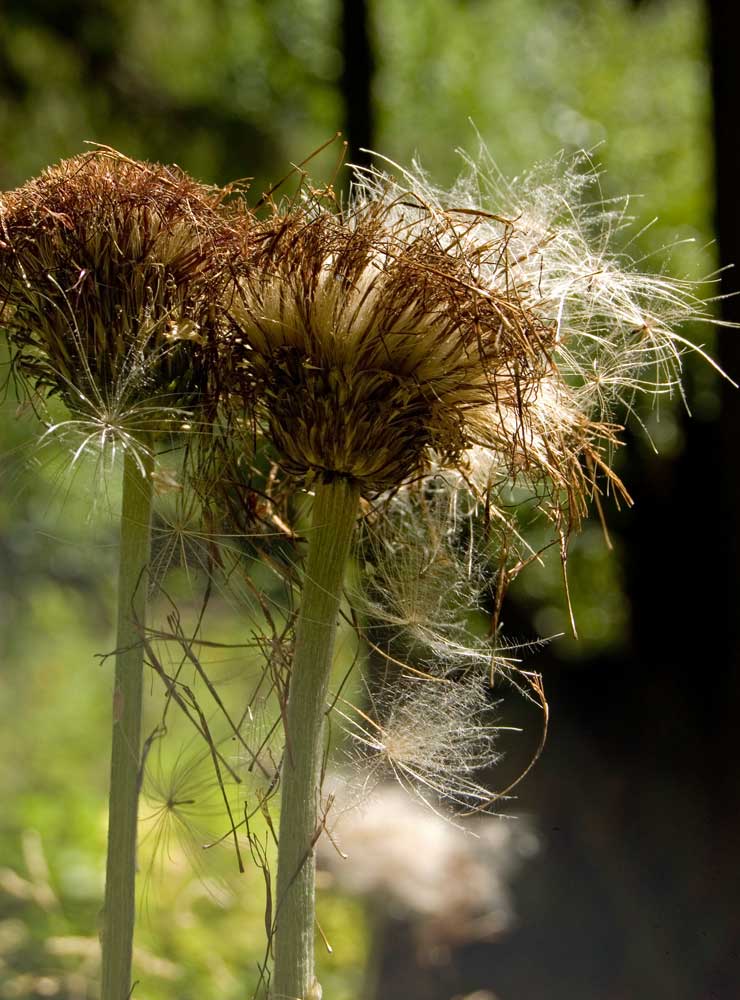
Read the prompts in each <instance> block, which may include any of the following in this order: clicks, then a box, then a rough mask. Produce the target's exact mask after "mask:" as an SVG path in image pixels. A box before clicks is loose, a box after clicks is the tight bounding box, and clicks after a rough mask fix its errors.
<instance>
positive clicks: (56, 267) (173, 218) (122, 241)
mask: <svg viewBox="0 0 740 1000" xmlns="http://www.w3.org/2000/svg"><path fill="white" fill-rule="evenodd" d="M221 197H222V194H221V193H220V192H218V191H216V190H214V189H210V188H207V187H205V186H203V185H201V184H198V183H196V182H195V181H193V180H192V179H191V178H189V177H188V176H187V175H186V174H184V173H182V172H181V171H180V170H179V169H176V168H167V167H161V166H154V165H150V164H145V163H138V162H135V161H132V160H129V159H127V158H125V157H123V156H121V155H120V154H117V153H114V152H113V151H110V150H105V149H100V150H95V151H93V152H90V153H88V154H86V155H82V156H78V157H75V158H74V159H71V160H67V161H64V162H62V163H60V164H58V165H57V166H55V167H52V168H50V169H48V170H46V171H45V172H44V173H43V174H42V175H41V176H40V177H39V178H38V179H36V180H33V181H30V182H29V183H27V184H25V185H24V186H23V187H21V188H19V189H17V190H15V191H11V192H9V193H6V194H4V195H3V196H2V198H0V308H1V309H2V315H1V319H2V324H3V326H4V328H5V330H6V331H7V337H8V341H9V344H10V349H11V371H12V374H13V375H14V376H15V377H16V378H17V380H18V381H19V383H20V385H21V388H22V389H23V390H24V391H25V392H26V393H27V394H28V396H29V398H30V399H31V401H32V403H33V404H34V405H35V406H37V407H39V408H43V409H44V412H46V411H45V402H46V401H47V400H48V399H49V398H50V397H58V398H59V399H60V400H61V401H62V403H63V404H64V405H65V407H66V409H67V411H68V414H69V416H68V419H66V420H63V421H60V422H50V421H49V419H48V418H47V425H48V431H49V432H51V431H53V432H56V433H58V434H60V435H62V436H65V435H66V436H69V435H72V434H73V435H74V440H75V452H74V456H73V462H74V461H76V460H77V458H79V457H80V456H81V455H83V454H85V453H88V452H91V451H96V452H98V453H99V454H100V453H103V454H106V455H108V456H111V457H113V458H114V457H115V456H116V454H118V453H122V454H123V495H122V501H121V519H120V561H119V578H118V624H117V633H116V665H115V679H114V692H113V720H112V757H111V780H110V812H109V827H108V862H107V872H106V892H105V904H104V910H103V915H102V928H101V937H102V951H103V974H102V975H103V987H102V995H103V998H104V1000H125V998H127V997H128V996H129V993H130V987H131V951H132V937H133V925H134V880H135V871H136V827H137V802H138V795H139V786H140V781H141V775H140V744H141V703H142V664H143V647H142V643H141V639H142V635H143V630H144V628H145V623H146V600H147V589H148V583H147V567H148V563H149V551H150V521H151V509H152V492H153V478H152V477H153V475H155V472H154V462H155V442H156V440H157V439H158V438H159V437H160V436H161V435H171V434H173V433H177V432H178V431H179V430H180V429H181V428H182V425H183V424H185V423H186V421H187V422H191V421H192V419H193V410H194V409H196V410H197V409H198V408H200V407H202V404H203V400H204V399H205V398H206V397H205V396H204V389H205V386H206V383H207V380H208V378H209V375H208V371H209V368H208V355H209V344H212V343H213V329H214V324H215V322H216V313H215V305H214V303H215V302H216V301H217V299H218V295H219V291H220V287H221V286H220V282H221V280H222V277H223V273H224V268H223V266H222V264H223V261H224V259H225V258H224V255H223V253H222V250H223V246H224V233H225V229H224V225H223V218H222V216H221V215H220V214H219V204H220V201H221Z"/></svg>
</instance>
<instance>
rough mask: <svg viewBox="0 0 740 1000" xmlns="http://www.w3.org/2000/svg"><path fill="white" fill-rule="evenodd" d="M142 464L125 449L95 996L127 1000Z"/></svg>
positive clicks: (142, 573)
mask: <svg viewBox="0 0 740 1000" xmlns="http://www.w3.org/2000/svg"><path fill="white" fill-rule="evenodd" d="M142 443H143V444H149V443H150V442H142ZM142 465H143V469H142V467H141V466H140V465H138V464H137V462H136V460H135V458H134V457H133V456H132V455H131V454H130V453H128V452H127V453H126V456H125V459H124V466H123V498H122V501H121V547H120V555H119V570H118V626H117V635H116V650H117V652H116V669H115V679H114V686H113V746H112V753H111V770H110V792H109V796H110V798H109V814H108V864H107V869H106V879H105V904H104V908H103V920H102V950H103V984H102V993H101V996H102V1000H126V998H127V997H128V996H129V994H130V991H131V955H132V950H133V937H134V911H135V907H136V901H135V877H136V822H137V816H138V802H139V766H140V756H141V749H140V747H141V702H142V687H143V662H144V648H143V645H142V642H141V630H142V629H143V627H144V624H145V613H146V597H147V585H148V583H147V576H146V569H147V566H148V563H149V547H150V537H151V527H150V524H151V510H152V479H151V472H152V467H153V459H152V457H151V454H150V453H149V452H148V451H147V453H146V457H143V458H142ZM142 472H143V473H144V474H143V475H142Z"/></svg>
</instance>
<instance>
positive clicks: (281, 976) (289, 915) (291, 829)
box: [272, 479, 359, 1000]
mask: <svg viewBox="0 0 740 1000" xmlns="http://www.w3.org/2000/svg"><path fill="white" fill-rule="evenodd" d="M358 509H359V489H358V488H357V487H356V486H355V485H354V484H353V483H350V482H349V481H347V480H345V479H337V480H334V481H333V482H330V483H323V484H321V485H319V486H318V487H317V488H316V495H315V499H314V504H313V512H312V522H311V535H310V539H309V546H308V559H307V564H306V574H305V579H304V583H303V591H302V595H301V610H300V614H299V616H298V624H297V629H296V645H295V652H294V655H293V667H292V671H291V678H290V691H289V695H288V705H287V710H286V720H285V737H286V750H285V758H284V762H283V768H282V772H281V776H280V783H281V790H282V799H281V806H280V837H279V845H278V871H277V910H276V917H275V940H274V956H275V967H274V971H273V978H272V996H273V997H274V998H275V1000H288V998H290V1000H315V998H317V997H319V996H320V995H321V994H320V991H319V989H318V984H317V983H316V980H315V974H314V923H315V875H316V861H315V857H314V850H313V849H314V844H315V842H316V839H317V837H318V833H319V823H320V818H319V817H320V798H321V787H320V786H321V768H322V760H323V755H324V740H323V735H324V716H325V713H326V698H327V692H328V687H329V676H330V673H331V664H332V656H333V653H334V641H335V638H336V631H337V615H338V612H339V602H340V599H341V594H342V583H343V581H344V567H345V563H346V562H347V556H348V553H349V547H350V542H351V540H352V534H353V531H354V526H355V521H356V519H357V512H358Z"/></svg>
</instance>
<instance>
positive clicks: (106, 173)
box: [0, 148, 230, 450]
mask: <svg viewBox="0 0 740 1000" xmlns="http://www.w3.org/2000/svg"><path fill="white" fill-rule="evenodd" d="M223 198H224V192H223V191H220V190H218V189H215V188H209V187H206V186H205V185H202V184H200V183H198V182H196V181H194V180H193V179H192V178H190V177H189V176H188V175H187V174H185V173H183V172H182V171H181V170H180V169H179V168H177V167H165V166H160V165H155V164H149V163H142V162H137V161H134V160H130V159H128V158H127V157H125V156H123V155H121V154H120V153H116V152H114V151H113V150H109V149H106V148H100V149H95V150H93V151H91V152H88V153H86V154H83V155H80V156H76V157H74V158H72V159H69V160H65V161H62V162H61V163H59V164H57V165H56V166H53V167H50V168H48V169H47V170H46V171H44V173H43V174H41V176H40V177H38V178H36V179H34V180H32V181H29V182H28V183H26V184H25V185H23V186H22V187H20V188H18V189H17V190H15V191H10V192H8V193H5V194H3V195H2V197H0V318H1V319H2V323H3V326H4V327H5V329H6V330H7V334H8V338H9V342H10V346H11V351H12V364H13V368H12V370H13V372H14V373H15V374H16V375H18V376H19V377H20V380H21V382H22V383H23V384H24V385H25V386H26V387H27V390H28V391H29V394H30V395H31V397H32V398H33V399H34V400H43V399H45V398H47V397H49V396H57V397H59V398H60V399H61V400H62V401H63V402H64V404H65V405H66V407H67V409H68V411H69V414H70V417H71V420H70V421H69V422H67V423H66V424H65V427H66V428H69V429H73V430H76V431H78V432H79V433H81V434H82V436H83V450H84V449H85V447H86V446H87V445H93V444H97V445H103V446H105V445H108V444H112V445H113V446H114V447H116V446H117V447H122V448H124V449H126V448H132V449H134V450H135V448H136V447H137V442H138V440H139V439H140V438H141V436H142V435H143V434H152V433H158V432H161V431H171V430H173V429H177V428H178V427H179V425H180V424H182V423H183V421H184V420H185V416H186V413H187V411H189V410H191V409H192V408H193V407H194V406H196V405H197V404H198V403H199V402H200V401H202V400H203V399H204V398H205V396H204V395H203V393H204V389H205V387H206V386H207V384H208V383H209V380H210V379H211V378H212V372H213V370H214V369H213V366H212V365H209V363H208V362H209V358H210V355H211V354H212V350H213V342H214V330H215V327H216V325H217V324H218V316H219V313H218V309H217V305H216V304H217V302H218V301H219V298H220V295H221V294H222V290H223V283H224V281H225V280H226V277H227V274H228V270H229V268H228V260H229V250H228V248H229V245H230V237H229V227H228V225H227V224H226V219H227V213H225V212H224V210H223V206H222V201H223Z"/></svg>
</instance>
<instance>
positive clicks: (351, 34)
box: [341, 0, 375, 164]
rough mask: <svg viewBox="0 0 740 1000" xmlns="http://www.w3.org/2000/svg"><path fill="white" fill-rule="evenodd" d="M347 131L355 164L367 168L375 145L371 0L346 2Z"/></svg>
mask: <svg viewBox="0 0 740 1000" xmlns="http://www.w3.org/2000/svg"><path fill="white" fill-rule="evenodd" d="M341 20H342V40H341V42H342V54H343V57H344V65H343V69H342V94H343V95H344V131H345V137H346V139H347V141H348V143H349V158H350V161H351V162H352V163H359V164H367V163H369V160H370V158H369V156H368V155H367V154H366V153H363V152H362V150H363V149H372V148H373V143H374V115H373V102H372V85H373V73H374V70H375V60H374V58H373V50H372V41H371V30H370V12H369V10H368V3H367V0H342V15H341Z"/></svg>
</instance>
